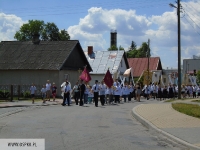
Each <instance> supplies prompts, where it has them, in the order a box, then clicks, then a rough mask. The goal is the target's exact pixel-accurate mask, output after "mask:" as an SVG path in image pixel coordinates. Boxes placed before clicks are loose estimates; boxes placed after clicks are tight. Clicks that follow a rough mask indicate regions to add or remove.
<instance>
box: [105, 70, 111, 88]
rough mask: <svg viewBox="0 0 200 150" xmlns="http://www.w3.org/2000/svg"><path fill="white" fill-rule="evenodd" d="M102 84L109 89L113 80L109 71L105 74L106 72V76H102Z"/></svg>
mask: <svg viewBox="0 0 200 150" xmlns="http://www.w3.org/2000/svg"><path fill="white" fill-rule="evenodd" d="M103 80H104V82H105V84H106V85H107V86H108V87H109V88H111V86H112V85H113V78H112V75H111V73H110V71H109V70H108V71H107V72H106V75H105V76H104V79H103Z"/></svg>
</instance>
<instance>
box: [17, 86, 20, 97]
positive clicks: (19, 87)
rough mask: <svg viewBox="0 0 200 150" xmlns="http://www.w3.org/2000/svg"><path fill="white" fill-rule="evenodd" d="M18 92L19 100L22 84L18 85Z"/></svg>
mask: <svg viewBox="0 0 200 150" xmlns="http://www.w3.org/2000/svg"><path fill="white" fill-rule="evenodd" d="M17 92H18V96H17V97H18V100H19V98H20V85H18V88H17Z"/></svg>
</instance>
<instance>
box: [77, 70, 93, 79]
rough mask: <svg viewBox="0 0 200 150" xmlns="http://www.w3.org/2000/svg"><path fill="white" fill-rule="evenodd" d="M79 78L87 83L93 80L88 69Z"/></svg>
mask: <svg viewBox="0 0 200 150" xmlns="http://www.w3.org/2000/svg"><path fill="white" fill-rule="evenodd" d="M79 78H80V79H81V80H83V81H85V82H89V81H90V80H91V77H90V74H89V72H88V71H87V69H86V67H85V69H84V70H83V72H82V73H81V75H80V76H79Z"/></svg>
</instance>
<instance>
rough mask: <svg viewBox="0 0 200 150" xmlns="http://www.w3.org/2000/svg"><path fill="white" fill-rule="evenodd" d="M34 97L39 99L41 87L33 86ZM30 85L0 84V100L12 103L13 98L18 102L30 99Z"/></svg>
mask: <svg viewBox="0 0 200 150" xmlns="http://www.w3.org/2000/svg"><path fill="white" fill-rule="evenodd" d="M35 86H36V89H37V90H36V92H35V97H41V89H42V85H35ZM30 87H31V85H25V84H23V85H17V84H12V85H11V84H9V85H8V84H0V99H1V100H10V101H12V100H13V98H14V97H16V98H17V99H18V100H21V99H28V98H30Z"/></svg>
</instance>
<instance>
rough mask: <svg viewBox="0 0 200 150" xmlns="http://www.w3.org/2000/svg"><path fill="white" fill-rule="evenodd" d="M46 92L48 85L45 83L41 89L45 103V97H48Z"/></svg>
mask: <svg viewBox="0 0 200 150" xmlns="http://www.w3.org/2000/svg"><path fill="white" fill-rule="evenodd" d="M46 92H47V90H46V86H45V85H43V87H42V89H41V94H42V100H43V103H45V102H46V100H45V98H46Z"/></svg>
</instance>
